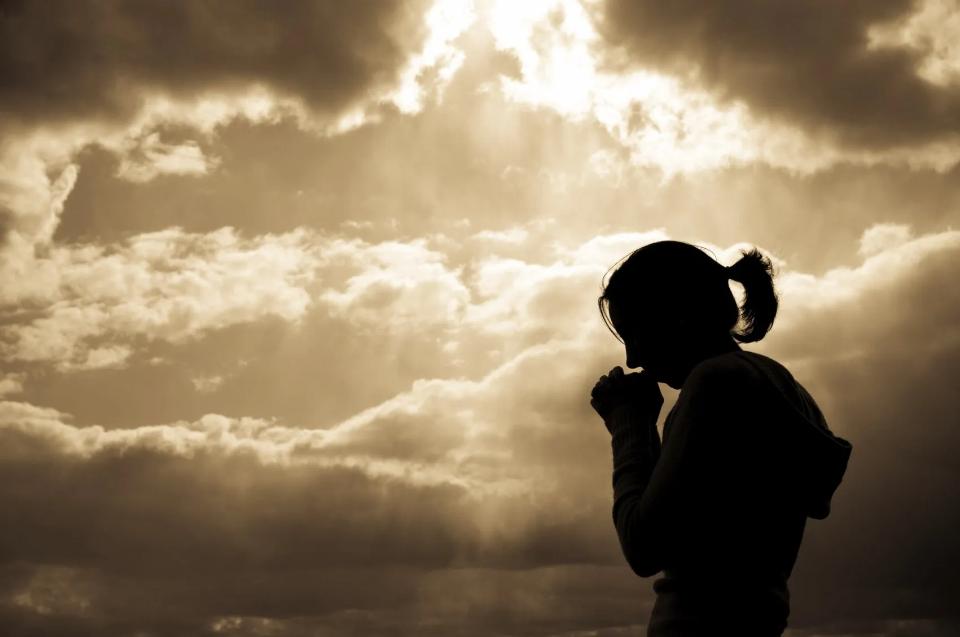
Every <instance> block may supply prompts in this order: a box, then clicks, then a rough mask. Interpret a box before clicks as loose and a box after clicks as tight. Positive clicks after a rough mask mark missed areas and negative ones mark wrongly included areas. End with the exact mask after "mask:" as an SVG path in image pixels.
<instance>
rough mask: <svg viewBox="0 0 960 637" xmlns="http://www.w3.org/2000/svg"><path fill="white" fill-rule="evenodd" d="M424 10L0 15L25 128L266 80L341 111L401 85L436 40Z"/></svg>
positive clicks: (175, 6)
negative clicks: (147, 98) (147, 99)
mask: <svg viewBox="0 0 960 637" xmlns="http://www.w3.org/2000/svg"><path fill="white" fill-rule="evenodd" d="M427 7H428V5H427V3H426V2H418V3H413V4H411V3H401V2H374V3H364V4H353V3H350V4H347V5H344V4H343V3H340V2H336V1H335V0H318V1H315V2H298V3H294V4H291V5H289V6H285V7H284V8H283V10H282V11H277V10H276V7H275V6H274V5H273V4H272V3H270V2H263V1H260V0H244V1H242V2H238V3H231V4H230V5H227V6H223V5H219V4H210V3H196V2H172V3H165V4H164V5H163V6H162V7H153V6H148V5H142V4H139V3H135V2H134V3H130V2H124V3H120V4H115V3H94V4H92V5H84V6H80V5H77V4H75V3H70V2H67V3H63V4H58V5H57V6H56V8H55V9H54V8H53V7H49V6H47V7H44V6H36V5H34V4H33V3H29V2H28V3H15V4H12V5H11V4H7V5H5V7H4V9H3V13H2V14H0V42H2V43H3V44H2V45H0V47H2V48H0V60H2V61H3V63H2V66H0V77H3V78H4V79H3V84H2V87H3V94H4V98H3V101H4V106H5V108H4V111H5V112H7V113H8V116H10V117H13V118H15V119H17V120H19V121H20V122H24V123H26V122H38V121H39V122H47V121H50V120H74V119H96V118H102V117H106V118H109V119H117V118H126V117H129V116H130V115H132V114H133V113H134V112H135V111H136V110H137V109H138V108H139V106H140V103H141V101H142V100H143V98H144V94H145V93H148V92H159V93H164V94H167V95H170V96H173V97H190V96H192V95H195V94H197V93H199V92H206V91H208V90H210V89H232V88H235V87H237V86H245V85H251V84H259V85H264V86H268V87H269V88H270V89H272V90H273V91H275V92H276V93H278V94H280V95H284V96H297V97H301V98H303V99H304V101H305V102H306V104H307V105H308V106H309V107H310V108H311V109H313V110H316V111H318V112H320V113H326V114H330V113H337V112H339V111H342V110H345V109H347V108H348V107H349V106H350V105H351V104H352V103H353V102H354V101H356V100H358V99H361V98H363V97H365V96H366V95H367V94H369V93H377V92H383V91H386V90H388V89H392V88H394V86H395V85H396V84H397V83H398V82H399V79H400V74H401V71H402V69H403V68H404V66H405V64H406V62H407V60H408V58H409V57H410V56H411V55H413V54H414V53H416V52H418V51H419V50H420V48H421V47H422V44H423V43H424V41H425V40H426V39H427V37H428V35H429V33H428V30H427V28H426V25H425V24H423V21H422V18H423V15H424V12H425V10H426V9H427Z"/></svg>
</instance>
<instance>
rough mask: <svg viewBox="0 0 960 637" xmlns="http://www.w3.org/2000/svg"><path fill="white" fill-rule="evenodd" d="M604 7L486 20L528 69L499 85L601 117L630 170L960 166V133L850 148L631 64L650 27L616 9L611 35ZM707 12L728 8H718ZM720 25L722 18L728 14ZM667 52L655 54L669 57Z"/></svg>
mask: <svg viewBox="0 0 960 637" xmlns="http://www.w3.org/2000/svg"><path fill="white" fill-rule="evenodd" d="M631 6H632V5H631ZM595 9H596V7H595V6H594V4H593V3H581V2H578V1H577V0H552V1H550V2H544V3H536V4H534V3H526V4H522V5H521V4H518V3H513V2H508V1H502V2H495V3H493V5H492V8H491V9H490V11H489V12H488V15H487V20H486V22H487V24H488V26H489V28H490V30H491V32H492V34H493V38H494V45H495V47H496V49H497V50H498V51H504V52H507V53H509V54H511V55H513V56H514V57H515V58H516V59H517V61H518V63H519V69H518V73H517V74H516V75H506V74H501V75H500V76H499V83H500V88H501V90H502V92H503V93H504V95H505V96H506V97H507V98H508V99H510V100H511V101H513V102H516V103H519V104H523V105H527V106H536V107H542V108H549V109H552V110H555V111H556V112H558V113H560V114H562V115H563V116H564V117H567V118H569V119H571V120H572V121H582V120H584V119H585V118H592V119H594V120H595V121H596V122H598V123H600V124H601V125H602V126H603V127H604V128H605V129H606V130H607V132H608V133H609V135H610V136H611V137H612V138H613V139H614V140H616V141H617V142H618V143H619V144H620V145H621V146H622V147H623V148H624V149H626V150H627V151H628V157H629V162H630V163H632V164H634V165H637V166H642V167H645V168H654V169H657V170H659V171H660V172H661V174H662V177H663V178H664V179H669V178H671V177H673V176H674V175H677V174H690V173H697V172H703V171H712V170H718V169H722V168H725V167H729V166H736V165H747V164H754V163H758V162H762V163H767V164H769V165H772V166H776V167H779V168H785V169H787V170H789V171H791V172H795V173H800V174H810V173H813V172H816V171H820V170H824V169H826V168H828V167H831V166H833V165H835V164H837V163H843V162H850V163H855V164H865V165H875V164H881V163H892V164H908V165H910V166H917V167H924V168H932V169H934V170H937V171H945V170H948V169H950V168H951V167H952V166H954V165H955V164H956V163H957V161H958V160H960V138H958V137H957V136H953V137H951V136H949V135H946V136H943V135H941V136H935V137H931V138H929V139H920V140H913V142H912V143H911V144H909V145H906V146H897V145H893V144H891V145H887V146H870V145H865V144H861V145H856V144H849V143H845V142H844V141H843V140H841V139H838V138H837V136H836V135H834V136H830V135H824V134H823V133H824V129H823V127H822V126H808V127H805V126H801V125H798V124H797V122H795V121H793V120H790V119H789V118H776V117H770V114H769V113H767V112H765V111H764V110H763V109H760V108H756V107H755V105H754V103H753V102H752V101H751V100H749V99H746V100H745V99H738V98H739V97H740V96H736V95H733V96H731V95H729V93H730V92H729V91H727V92H724V91H719V90H716V89H715V87H713V86H712V85H710V84H709V83H705V82H704V81H703V80H702V78H700V77H699V76H696V74H688V73H684V72H682V71H683V67H682V65H671V64H666V63H664V64H658V63H657V61H658V60H659V58H658V60H653V61H650V60H646V59H638V60H636V63H635V64H622V63H620V61H619V60H620V59H619V58H617V57H616V56H615V52H614V49H613V48H611V46H610V42H611V41H612V42H617V43H620V42H621V40H623V41H627V42H633V40H632V38H633V37H634V35H635V33H636V32H639V31H642V29H644V28H647V27H649V26H650V25H648V24H644V25H641V27H639V28H638V29H633V28H632V27H630V29H631V30H630V31H626V28H627V26H626V25H628V24H630V21H631V20H634V19H635V18H634V16H632V14H631V15H625V16H624V15H621V14H620V13H629V12H630V11H634V9H631V8H627V9H624V8H623V7H622V6H621V5H615V6H611V7H608V9H609V11H608V15H606V18H607V21H608V22H609V23H610V24H611V25H614V26H611V27H610V28H609V29H607V30H604V27H603V25H604V21H603V19H602V17H603V12H600V15H596V14H597V11H596V10H595ZM636 10H637V11H644V9H636ZM764 10H765V11H768V9H764ZM617 12H620V13H617ZM663 13H664V14H665V15H668V16H672V18H675V19H676V20H677V21H678V22H682V21H684V20H687V19H689V20H690V22H691V25H692V26H689V28H690V30H691V31H693V32H696V28H697V27H696V26H695V25H696V24H697V19H696V18H694V17H690V16H692V15H695V14H696V11H695V10H691V11H690V12H688V13H684V12H682V11H678V12H676V14H675V15H674V14H673V13H671V11H665V12H663ZM708 14H722V11H716V10H713V9H711V11H710V12H708ZM664 19H667V18H664ZM706 19H707V20H709V19H710V18H709V17H708V18H706ZM716 20H717V21H718V22H720V21H722V15H721V16H719V17H716ZM733 22H736V21H733ZM733 22H731V23H733ZM683 26H684V27H686V26H687V25H683ZM598 28H599V32H598ZM602 35H606V36H607V37H606V39H605V38H604V37H601V36H602ZM659 35H662V34H659ZM704 37H710V36H709V33H708V35H707V36H704ZM717 37H720V36H717ZM679 41H680V42H684V43H685V42H686V40H684V39H683V38H680V40H679ZM658 43H659V41H658ZM646 44H647V42H646V41H644V46H646ZM661 49H662V47H659V46H656V47H655V48H654V49H653V50H654V51H655V52H656V53H657V54H661V53H662V51H661ZM645 50H646V49H644V51H645ZM666 50H670V51H675V50H678V47H677V43H676V42H673V41H671V42H670V43H669V45H668V47H667V49H666ZM651 55H652V54H651ZM677 55H678V56H681V55H682V51H681V52H680V53H677ZM614 58H615V59H616V60H618V61H617V63H614V62H613V61H612V60H613V59H614ZM684 59H685V58H684ZM751 59H752V58H751ZM690 64H691V65H692V64H693V62H691V63H690ZM783 64H784V66H785V68H787V70H784V71H783V74H784V76H785V77H786V78H787V79H785V80H784V81H789V78H791V77H792V76H791V75H790V74H791V72H792V71H790V70H789V66H788V62H786V61H784V62H783ZM743 65H744V66H747V65H749V60H747V61H745V62H743ZM607 159H608V160H607V161H606V164H607V165H606V166H604V165H603V163H601V164H600V166H599V167H600V170H602V171H604V172H606V173H608V174H609V173H611V172H613V170H612V169H611V167H610V165H609V164H610V162H609V158H607ZM601 162H603V160H602V159H601ZM614 163H615V162H614Z"/></svg>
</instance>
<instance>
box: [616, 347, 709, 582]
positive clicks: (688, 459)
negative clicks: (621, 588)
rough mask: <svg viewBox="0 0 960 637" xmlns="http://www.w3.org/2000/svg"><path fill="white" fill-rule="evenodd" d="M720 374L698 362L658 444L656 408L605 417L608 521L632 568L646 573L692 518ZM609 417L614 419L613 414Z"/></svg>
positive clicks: (658, 565) (659, 565)
mask: <svg viewBox="0 0 960 637" xmlns="http://www.w3.org/2000/svg"><path fill="white" fill-rule="evenodd" d="M726 376H727V375H726V374H724V373H723V371H722V370H713V369H711V367H710V366H709V365H701V366H698V367H697V368H695V369H694V371H692V372H691V374H690V376H689V377H688V378H687V380H686V382H685V383H684V386H683V389H682V390H681V392H680V396H679V398H678V399H677V404H676V405H675V406H674V408H673V410H671V412H670V414H669V415H668V416H667V421H666V423H665V425H664V436H663V442H662V444H661V441H660V439H659V436H658V435H657V429H656V416H657V414H652V415H651V414H650V413H647V414H646V416H643V415H641V414H639V413H637V411H631V410H630V408H629V407H627V406H625V407H624V408H622V409H620V410H618V411H617V412H615V414H613V415H611V417H610V418H609V421H610V422H609V423H608V426H610V427H611V431H612V433H613V436H612V438H611V444H612V446H613V458H614V469H613V491H614V502H613V523H614V526H615V527H616V529H617V536H618V538H619V540H620V546H621V549H622V550H623V555H624V557H625V558H626V560H627V563H628V564H629V565H630V567H631V569H633V571H634V572H635V573H636V574H637V575H639V576H641V577H650V576H652V575H655V574H656V573H658V572H660V571H661V570H663V568H664V564H665V561H664V560H665V559H668V558H669V557H670V556H671V555H673V554H674V553H675V551H676V550H677V549H678V548H679V547H678V546H677V540H678V537H679V536H680V535H681V533H680V532H681V531H682V530H689V529H681V528H680V525H681V524H683V523H686V524H689V523H690V522H691V521H692V520H694V519H695V515H692V514H694V513H696V511H695V509H696V508H697V507H698V506H700V504H699V503H702V502H703V495H704V494H703V493H702V491H703V490H704V489H705V485H707V484H708V483H709V481H710V480H711V478H712V476H711V475H709V473H708V472H709V468H708V463H707V460H708V458H709V455H708V451H709V449H708V445H709V442H708V441H707V439H706V435H705V434H708V433H709V429H707V428H708V427H710V425H711V420H712V419H713V418H715V417H716V416H717V415H718V410H720V409H722V408H723V406H722V405H721V404H720V401H719V400H718V397H720V396H723V395H724V394H723V393H722V391H721V385H720V384H721V383H723V382H724V380H725V378H726ZM614 416H615V417H614Z"/></svg>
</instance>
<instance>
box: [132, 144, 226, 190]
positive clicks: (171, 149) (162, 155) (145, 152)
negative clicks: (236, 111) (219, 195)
mask: <svg viewBox="0 0 960 637" xmlns="http://www.w3.org/2000/svg"><path fill="white" fill-rule="evenodd" d="M218 163H219V160H218V159H217V158H216V157H207V156H206V155H204V153H203V150H202V149H201V148H200V145H199V144H197V142H195V141H187V142H184V143H182V144H169V143H164V142H162V141H160V135H159V133H157V132H153V133H150V134H149V135H147V137H146V138H145V139H143V140H142V141H141V142H140V144H139V145H138V147H137V148H136V154H135V153H133V152H130V153H127V154H125V155H124V156H123V157H122V158H121V160H120V166H119V167H118V168H117V176H118V177H120V178H121V179H127V180H129V181H134V182H144V181H150V180H151V179H154V178H156V177H157V176H158V175H192V176H195V177H197V176H202V175H206V174H207V173H208V172H209V171H210V170H212V169H213V168H215V167H216V166H217V164H218Z"/></svg>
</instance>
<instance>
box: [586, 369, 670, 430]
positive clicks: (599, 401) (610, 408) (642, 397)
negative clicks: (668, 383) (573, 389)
mask: <svg viewBox="0 0 960 637" xmlns="http://www.w3.org/2000/svg"><path fill="white" fill-rule="evenodd" d="M628 405H629V406H632V407H634V408H638V409H639V410H640V411H641V413H650V414H658V413H659V412H660V407H661V406H662V405H663V394H661V393H660V385H658V384H657V381H656V380H654V379H653V376H651V375H650V372H648V371H646V370H644V371H641V372H631V373H629V374H624V373H623V369H622V368H621V367H620V366H619V365H617V366H616V367H614V368H613V369H611V370H610V371H609V372H608V373H606V374H604V375H603V376H601V377H600V380H598V381H597V383H596V384H595V385H594V386H593V391H591V392H590V406H591V407H593V408H594V410H595V411H596V412H597V413H598V414H599V415H600V417H601V418H603V420H604V422H606V421H607V420H608V419H609V418H610V416H611V414H613V412H614V411H615V410H616V409H618V408H619V407H622V406H628Z"/></svg>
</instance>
